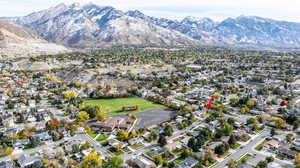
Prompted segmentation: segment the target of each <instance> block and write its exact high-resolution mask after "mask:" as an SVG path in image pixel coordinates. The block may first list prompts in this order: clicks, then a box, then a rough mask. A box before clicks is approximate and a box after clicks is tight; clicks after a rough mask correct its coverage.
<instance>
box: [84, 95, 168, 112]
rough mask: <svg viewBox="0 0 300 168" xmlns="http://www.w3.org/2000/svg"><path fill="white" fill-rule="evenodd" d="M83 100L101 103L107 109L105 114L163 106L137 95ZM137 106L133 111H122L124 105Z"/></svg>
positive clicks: (91, 103) (96, 103) (93, 103)
mask: <svg viewBox="0 0 300 168" xmlns="http://www.w3.org/2000/svg"><path fill="white" fill-rule="evenodd" d="M83 102H84V103H85V104H87V105H101V107H102V108H103V109H104V110H105V111H108V112H107V114H116V113H132V112H138V111H144V110H150V109H154V108H164V107H165V106H163V105H161V104H155V103H153V102H150V101H148V100H145V99H143V98H138V97H130V98H113V99H84V100H83ZM135 105H137V106H138V110H135V111H125V112H123V111H122V108H123V107H124V106H135Z"/></svg>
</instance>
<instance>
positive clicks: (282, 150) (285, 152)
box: [278, 147, 297, 159]
mask: <svg viewBox="0 0 300 168" xmlns="http://www.w3.org/2000/svg"><path fill="white" fill-rule="evenodd" d="M296 154H297V152H295V151H292V150H291V149H289V148H287V147H279V149H278V155H280V156H284V157H286V158H288V159H294V158H295V156H296Z"/></svg>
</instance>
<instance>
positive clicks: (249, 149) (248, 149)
mask: <svg viewBox="0 0 300 168" xmlns="http://www.w3.org/2000/svg"><path fill="white" fill-rule="evenodd" d="M269 135H270V129H269V128H265V129H264V130H263V131H262V132H261V133H260V134H259V135H257V136H255V137H254V138H253V139H251V140H250V142H249V143H248V144H246V145H244V146H241V147H240V148H239V149H238V150H237V151H236V152H234V153H232V154H231V155H229V156H228V157H226V158H225V159H224V160H223V161H222V162H220V163H218V164H216V165H215V166H213V168H224V167H226V166H227V163H228V162H229V161H230V160H238V159H239V158H241V157H242V156H243V155H245V154H247V153H249V154H255V155H256V157H258V158H265V157H267V156H270V155H268V154H267V153H264V152H259V151H256V150H255V149H254V148H255V147H256V146H257V145H258V144H260V143H261V142H262V141H263V140H264V139H265V138H266V137H268V136H269ZM274 162H276V163H279V164H280V165H285V166H286V167H289V166H293V165H292V164H289V163H287V162H285V161H282V160H279V159H276V158H275V160H274Z"/></svg>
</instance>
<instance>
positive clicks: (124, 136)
mask: <svg viewBox="0 0 300 168" xmlns="http://www.w3.org/2000/svg"><path fill="white" fill-rule="evenodd" d="M117 137H118V139H119V140H122V141H123V140H126V139H127V138H128V137H129V134H128V132H127V131H124V130H120V131H119V132H118V133H117Z"/></svg>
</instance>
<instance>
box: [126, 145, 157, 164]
mask: <svg viewBox="0 0 300 168" xmlns="http://www.w3.org/2000/svg"><path fill="white" fill-rule="evenodd" d="M154 147H159V144H151V145H148V146H145V147H143V148H142V149H139V150H136V151H134V152H131V153H130V152H129V153H126V154H124V155H123V159H124V160H127V159H130V158H134V157H136V156H138V155H141V154H142V153H144V152H146V151H148V150H149V149H151V148H154Z"/></svg>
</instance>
